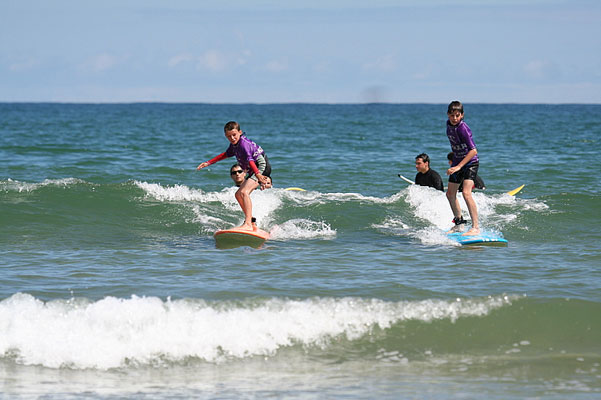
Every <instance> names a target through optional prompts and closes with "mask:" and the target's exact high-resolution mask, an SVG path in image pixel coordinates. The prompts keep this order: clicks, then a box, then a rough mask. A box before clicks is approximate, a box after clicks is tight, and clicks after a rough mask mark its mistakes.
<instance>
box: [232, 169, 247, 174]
mask: <svg viewBox="0 0 601 400" xmlns="http://www.w3.org/2000/svg"><path fill="white" fill-rule="evenodd" d="M242 173H244V171H243V170H241V169H239V170H237V171H231V172H230V175H236V174H242Z"/></svg>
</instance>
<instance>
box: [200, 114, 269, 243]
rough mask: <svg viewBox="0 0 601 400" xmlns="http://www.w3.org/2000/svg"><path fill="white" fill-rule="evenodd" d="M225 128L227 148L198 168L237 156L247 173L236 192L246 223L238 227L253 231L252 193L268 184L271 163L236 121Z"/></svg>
mask: <svg viewBox="0 0 601 400" xmlns="http://www.w3.org/2000/svg"><path fill="white" fill-rule="evenodd" d="M223 130H224V132H225V137H226V138H227V140H229V142H230V145H229V147H228V148H227V150H226V151H225V152H223V153H221V154H219V155H218V156H216V157H214V158H212V159H210V160H209V161H205V162H203V163H201V164H200V165H199V166H198V167H197V168H196V169H202V168H205V167H208V166H209V165H211V164H214V163H216V162H217V161H221V160H224V159H226V158H228V157H232V156H236V160H238V164H239V165H240V167H241V168H242V169H243V170H244V172H245V173H246V174H247V176H246V179H245V181H244V182H242V183H241V184H240V188H239V189H238V191H237V192H236V200H237V201H238V204H240V207H241V208H242V211H243V212H244V223H243V224H242V225H241V226H239V227H238V228H239V229H245V230H249V231H252V230H253V229H255V227H256V226H255V225H254V224H253V217H252V201H251V199H250V194H251V193H252V191H253V190H255V189H256V188H257V187H259V185H261V189H264V188H265V187H266V185H268V183H269V180H268V179H267V178H268V177H269V176H270V175H271V165H269V161H268V160H267V156H266V155H265V152H264V151H263V149H262V148H261V146H259V145H257V144H256V143H255V142H253V141H252V140H250V139H248V138H247V137H246V135H244V133H243V132H242V131H241V130H240V125H239V124H238V123H237V122H236V121H230V122H228V123H227V124H225V126H224V127H223Z"/></svg>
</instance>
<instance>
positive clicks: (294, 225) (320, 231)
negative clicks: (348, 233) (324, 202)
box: [270, 218, 336, 240]
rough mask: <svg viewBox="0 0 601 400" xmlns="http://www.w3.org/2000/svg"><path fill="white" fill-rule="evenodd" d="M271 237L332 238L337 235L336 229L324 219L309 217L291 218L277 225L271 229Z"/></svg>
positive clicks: (280, 238)
mask: <svg viewBox="0 0 601 400" xmlns="http://www.w3.org/2000/svg"><path fill="white" fill-rule="evenodd" d="M270 234H271V238H272V239H275V240H286V239H288V240H291V239H292V240H294V239H314V238H325V239H331V238H334V237H336V230H335V229H332V228H331V227H330V225H329V224H327V223H325V222H323V221H319V222H316V221H311V220H308V219H302V218H297V219H291V220H289V221H286V222H284V223H283V224H279V225H275V226H273V227H272V228H271V231H270Z"/></svg>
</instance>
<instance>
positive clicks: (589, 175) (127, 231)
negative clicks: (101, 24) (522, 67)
mask: <svg viewBox="0 0 601 400" xmlns="http://www.w3.org/2000/svg"><path fill="white" fill-rule="evenodd" d="M445 112H446V106H445V105H444V104H439V105H436V104H432V105H423V104H416V105H409V104H403V105H395V104H365V105H319V104H286V105H226V104H224V105H208V104H6V103H5V104H0V116H1V119H0V159H1V160H2V161H1V162H0V228H1V229H0V385H1V386H0V397H6V398H36V397H44V398H57V399H58V398H61V399H62V398H81V397H85V398H92V399H97V398H116V397H118V398H121V397H128V398H189V397H194V398H224V399H229V398H231V399H237V398H268V397H271V398H303V399H305V398H332V399H335V398H341V399H342V398H344V399H367V398H382V399H387V398H388V399H393V398H395V399H396V398H430V399H447V398H493V399H494V398H497V399H508V398H515V399H522V398H554V399H564V398H572V399H593V398H599V397H600V396H601V250H600V249H601V244H600V243H601V218H600V216H599V214H600V210H601V189H600V188H601V179H600V175H599V170H600V169H601V152H600V151H599V150H600V149H601V146H600V141H601V139H600V137H601V106H599V105H493V104H486V105H485V104H466V105H465V119H466V122H467V123H468V125H469V126H470V127H471V129H472V132H473V135H474V140H475V142H476V144H477V146H478V153H479V156H480V159H481V162H480V170H479V174H480V175H481V176H482V178H483V179H484V181H485V183H486V190H484V191H477V192H475V195H474V198H475V200H476V203H477V205H478V210H479V214H480V222H481V225H482V226H483V227H484V228H486V229H487V230H492V231H496V232H501V233H502V234H503V235H504V237H505V238H506V239H507V240H508V241H509V245H508V246H507V247H461V246H458V245H457V244H454V243H452V242H450V241H449V240H448V239H447V238H446V236H445V235H444V234H442V232H443V231H444V230H445V229H448V228H450V226H451V224H452V223H451V219H452V214H451V211H450V208H449V206H448V202H447V200H446V197H445V195H444V193H443V192H439V191H436V190H434V189H431V188H426V187H419V186H411V185H408V184H407V183H405V182H404V181H402V180H401V179H399V178H398V176H397V174H399V173H400V174H402V175H404V176H407V177H409V178H413V177H414V176H415V168H414V159H415V156H416V155H417V154H419V153H422V152H426V153H428V154H429V155H430V158H431V160H432V163H431V167H432V168H433V169H435V170H437V171H438V172H439V173H440V174H441V175H442V176H443V179H445V180H446V178H444V177H445V175H446V174H445V171H446V169H447V164H446V154H447V152H448V151H449V144H448V139H447V138H446V135H445V122H446V114H445ZM229 120H237V121H238V122H240V124H241V126H242V129H243V130H244V131H245V132H246V133H247V135H248V137H249V138H250V139H252V140H254V141H255V142H257V143H258V144H260V145H261V146H262V147H263V148H264V149H265V151H266V153H267V155H268V157H269V160H270V162H271V164H272V168H273V174H272V177H273V180H274V188H273V189H268V190H265V191H260V190H257V191H255V192H254V193H253V194H252V200H253V215H254V216H255V217H256V218H257V219H258V224H259V226H260V227H261V228H262V229H265V230H267V231H270V232H271V234H272V238H271V240H269V241H267V242H266V243H265V245H264V246H263V247H261V248H259V249H253V248H250V247H239V248H235V249H229V250H222V249H217V248H216V247H215V241H214V239H213V236H212V235H213V233H214V232H215V231H216V230H218V229H222V228H227V227H231V226H234V225H237V224H240V223H241V222H242V220H243V215H242V212H241V210H240V208H239V206H238V204H237V202H236V200H235V197H234V193H235V190H236V188H235V187H233V185H232V181H231V180H230V178H229V167H230V166H231V165H232V164H233V162H234V161H233V159H228V160H224V161H221V162H219V163H217V164H214V165H212V166H210V167H208V168H205V169H203V170H201V171H197V170H196V166H197V165H198V164H199V163H200V162H202V161H206V160H207V159H210V158H212V157H213V156H215V155H217V154H219V153H221V152H223V151H224V150H225V149H226V148H227V145H228V142H227V140H226V139H225V137H224V135H223V125H224V124H225V122H227V121H229ZM522 184H525V185H526V186H525V187H524V189H522V191H521V192H520V193H519V194H518V195H516V196H509V195H508V194H507V193H506V192H507V191H509V190H511V189H514V188H516V187H517V186H520V185H522ZM290 187H299V188H302V189H305V191H292V190H286V188H290ZM460 204H461V205H462V208H463V212H464V215H465V217H466V218H469V215H468V214H467V211H466V208H465V203H464V202H463V199H462V198H461V197H460Z"/></svg>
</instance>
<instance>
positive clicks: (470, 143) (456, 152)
mask: <svg viewBox="0 0 601 400" xmlns="http://www.w3.org/2000/svg"><path fill="white" fill-rule="evenodd" d="M447 137H448V138H449V142H450V143H451V150H453V162H452V163H451V166H452V167H454V166H455V165H457V164H459V163H460V162H461V160H463V159H464V158H465V156H466V155H467V153H468V152H469V151H470V150H472V149H475V148H476V144H475V143H474V139H473V138H472V131H471V130H470V127H469V126H467V124H466V123H465V122H464V121H463V120H461V122H459V123H458V124H457V125H451V123H450V122H449V121H448V120H447ZM475 162H478V155H477V154H476V155H475V156H474V157H473V158H472V159H471V160H470V161H469V162H468V163H467V164H468V165H469V164H472V163H475Z"/></svg>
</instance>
